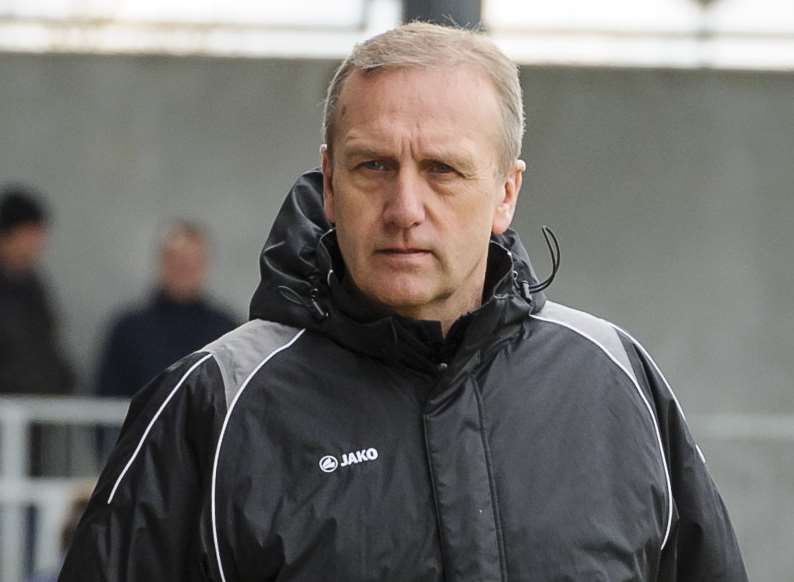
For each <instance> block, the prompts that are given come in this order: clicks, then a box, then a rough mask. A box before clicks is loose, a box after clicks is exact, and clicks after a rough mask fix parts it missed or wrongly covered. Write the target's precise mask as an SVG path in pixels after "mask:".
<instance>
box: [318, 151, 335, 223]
mask: <svg viewBox="0 0 794 582" xmlns="http://www.w3.org/2000/svg"><path fill="white" fill-rule="evenodd" d="M320 157H321V160H322V168H323V210H324V211H325V217H326V218H327V219H328V222H330V223H331V224H333V223H335V222H336V220H335V213H334V188H333V176H332V168H331V166H332V165H333V164H332V162H331V157H330V156H329V155H328V146H327V145H326V144H323V145H321V146H320Z"/></svg>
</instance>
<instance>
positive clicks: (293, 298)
mask: <svg viewBox="0 0 794 582" xmlns="http://www.w3.org/2000/svg"><path fill="white" fill-rule="evenodd" d="M278 291H279V293H281V296H282V297H283V298H284V299H286V300H287V301H289V302H290V303H294V304H295V305H300V306H302V307H305V308H306V309H308V310H309V312H311V314H312V315H313V316H314V317H315V319H317V320H323V319H325V318H327V317H328V312H327V311H325V310H324V309H323V308H322V305H320V303H319V302H318V301H317V300H318V299H319V298H320V290H319V289H317V287H313V288H312V290H311V292H310V294H309V299H308V300H307V299H306V298H304V297H303V295H301V294H300V293H298V292H297V291H295V289H293V288H292V287H287V286H286V285H279V286H278Z"/></svg>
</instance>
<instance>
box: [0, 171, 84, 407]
mask: <svg viewBox="0 0 794 582" xmlns="http://www.w3.org/2000/svg"><path fill="white" fill-rule="evenodd" d="M47 237H48V224H47V212H46V210H45V208H44V205H43V203H42V202H40V201H39V195H38V193H37V192H36V191H35V190H33V188H31V187H29V186H26V185H23V184H8V185H6V186H4V187H3V189H2V192H0V394H28V395H30V394H65V393H69V392H71V391H72V387H73V383H74V377H73V374H72V371H71V368H70V367H69V365H68V364H67V363H66V361H65V359H64V357H63V355H62V353H61V350H60V348H59V346H58V341H57V324H56V318H55V314H54V312H53V309H52V306H51V304H50V300H49V298H48V296H47V293H46V290H45V288H44V285H43V284H42V282H41V279H40V277H39V275H38V273H37V269H38V266H39V264H40V263H41V260H42V258H43V256H44V251H45V250H46V246H47Z"/></svg>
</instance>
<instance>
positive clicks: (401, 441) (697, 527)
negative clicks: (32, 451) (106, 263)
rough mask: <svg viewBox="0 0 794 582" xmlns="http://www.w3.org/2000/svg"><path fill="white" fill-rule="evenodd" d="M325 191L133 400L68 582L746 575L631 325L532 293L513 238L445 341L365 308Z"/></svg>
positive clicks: (304, 194)
mask: <svg viewBox="0 0 794 582" xmlns="http://www.w3.org/2000/svg"><path fill="white" fill-rule="evenodd" d="M320 188H321V180H320V176H319V174H318V173H316V172H313V173H309V174H307V175H305V176H304V177H302V178H301V179H300V180H299V181H298V183H297V184H296V186H295V188H294V189H293V191H292V192H291V194H290V195H289V197H288V198H287V201H286V203H285V205H284V207H283V209H282V211H281V213H280V215H279V216H278V218H277V220H276V224H275V226H274V227H273V230H272V232H271V235H270V237H269V239H268V242H267V244H266V246H265V249H264V251H263V254H262V283H261V285H260V287H259V289H258V290H257V292H256V294H255V296H254V298H253V301H252V306H251V315H252V320H251V321H250V322H249V323H247V324H245V325H243V326H242V327H240V328H238V329H237V330H236V331H234V332H232V333H230V334H228V335H226V336H225V337H223V338H221V339H220V340H218V341H216V342H214V343H212V344H210V345H209V346H207V347H206V348H205V349H203V350H201V351H199V352H197V353H195V354H192V355H190V356H188V357H187V358H185V359H183V360H182V361H180V362H179V363H177V364H175V365H174V366H172V367H171V368H170V369H168V370H167V371H166V372H165V373H164V374H163V375H161V376H160V377H159V378H158V379H156V380H155V381H154V382H152V383H151V384H149V385H148V386H147V387H146V388H145V389H144V390H143V391H142V392H140V393H139V394H138V395H137V396H136V397H135V399H134V400H133V402H132V405H131V407H130V412H129V415H128V418H127V421H126V423H125V426H124V429H123V433H122V437H121V439H120V441H119V444H118V447H117V449H116V450H115V452H114V454H113V456H112V458H111V460H110V462H109V464H108V466H107V468H106V469H105V471H104V473H103V474H102V476H101V478H100V480H99V483H98V486H97V489H96V493H95V495H94V499H93V501H92V502H91V504H90V507H89V509H88V511H87V513H86V515H85V517H84V519H83V521H82V523H81V525H80V526H79V528H78V531H77V535H76V539H75V541H74V543H73V546H72V548H71V551H70V552H69V555H68V557H67V559H66V563H65V566H64V570H63V573H62V576H61V581H63V582H77V581H80V582H92V581H99V580H113V581H128V582H133V581H134V582H142V581H145V582H154V581H159V580H162V581H169V582H173V581H179V580H185V581H187V580H192V581H193V580H213V581H223V582H232V581H235V582H237V581H246V582H248V581H251V582H254V581H257V582H264V581H270V580H278V581H283V582H292V581H302V582H320V581H335V582H361V581H365V580H366V581H373V582H374V581H379V582H383V581H394V582H409V581H417V582H419V581H422V582H433V581H441V580H445V581H448V582H451V581H455V582H464V581H465V582H469V581H475V580H476V581H502V582H505V581H513V582H518V581H530V580H531V581H533V582H539V581H541V582H542V581H552V580H554V581H563V580H576V581H592V580H603V581H607V580H608V581H610V582H619V581H630V580H631V581H637V580H643V581H646V580H647V581H664V582H668V581H673V580H682V581H683V580H708V581H711V582H715V581H731V582H734V581H736V582H738V581H743V580H746V574H745V571H744V567H743V565H742V560H741V557H740V554H739V549H738V547H737V543H736V540H735V537H734V534H733V531H732V529H731V526H730V523H729V521H728V517H727V514H726V512H725V508H724V507H723V504H722V501H721V499H720V497H719V494H718V493H717V490H716V488H715V486H714V484H713V482H712V480H711V478H710V477H709V474H708V471H707V469H706V466H705V464H704V462H703V460H702V458H701V456H700V454H699V452H698V450H697V447H696V445H695V443H694V442H693V440H692V437H691V436H690V434H689V431H688V430H687V427H686V423H685V420H684V416H683V414H682V413H681V411H680V409H679V407H678V405H677V403H676V402H675V399H674V397H673V395H672V393H671V392H670V390H669V387H668V386H667V384H666V382H665V380H664V378H663V377H662V375H661V373H660V372H659V371H658V369H657V367H656V365H655V364H654V363H653V361H652V360H651V359H650V357H649V356H648V355H647V353H646V352H645V351H644V350H643V349H642V348H641V347H640V346H639V345H638V344H637V343H636V342H635V341H634V340H633V339H631V338H630V337H629V336H628V335H627V334H626V333H624V332H622V331H621V330H619V329H617V328H615V327H614V326H612V325H611V324H609V323H607V322H605V321H603V320H600V319H597V318H595V317H593V316H590V315H587V314H584V313H581V312H578V311H575V310H572V309H569V308H565V307H562V306H560V305H556V304H553V303H551V302H547V301H546V300H545V298H544V297H543V296H542V295H541V294H534V295H531V294H529V293H526V292H525V291H523V289H525V288H526V285H524V284H523V283H525V282H526V283H528V284H532V283H534V282H535V279H534V277H533V275H532V273H531V270H530V267H529V262H528V259H527V257H526V253H525V251H524V249H523V247H522V246H521V243H520V242H519V240H518V238H517V237H516V236H515V235H514V234H512V233H508V234H507V235H506V236H504V237H498V238H497V239H495V240H494V241H493V243H492V245H491V252H490V257H489V268H488V281H487V289H488V290H487V293H486V301H485V302H484V303H483V305H482V307H480V308H479V309H477V310H476V311H474V312H473V313H471V314H469V315H467V316H465V317H464V318H462V319H461V320H459V321H458V322H457V323H456V324H455V325H454V326H453V328H452V329H451V330H450V333H449V334H448V336H447V338H446V339H443V338H442V337H441V334H440V329H439V325H438V324H437V323H430V322H418V321H413V320H409V319H405V318H402V317H399V316H394V315H388V314H387V315H384V314H378V313H376V312H373V311H372V310H370V309H368V308H365V307H362V306H361V305H360V304H359V303H358V302H357V301H356V300H355V298H354V297H352V296H351V294H350V292H349V290H347V289H346V287H345V285H343V284H342V283H341V282H340V274H341V273H343V272H344V270H343V266H342V265H341V262H340V259H339V253H338V250H337V249H336V246H335V242H334V234H333V231H328V224H326V222H325V219H324V218H323V216H322V209H321V205H320V194H319V191H320Z"/></svg>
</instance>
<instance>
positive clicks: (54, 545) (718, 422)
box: [0, 397, 794, 582]
mask: <svg viewBox="0 0 794 582" xmlns="http://www.w3.org/2000/svg"><path fill="white" fill-rule="evenodd" d="M128 405H129V402H128V401H127V400H124V399H93V398H68V397H47V398H33V397H0V542H1V545H0V582H23V581H24V572H23V569H24V556H25V555H26V547H25V543H26V535H27V526H28V524H27V523H26V514H25V508H26V507H27V506H33V507H34V508H36V510H37V514H38V519H37V522H36V523H37V525H36V540H35V548H34V550H35V551H34V568H35V569H37V570H42V569H48V568H50V569H51V568H56V567H57V566H58V559H59V557H60V547H59V544H60V530H61V527H62V524H63V521H64V518H65V517H66V513H67V511H68V509H69V504H70V501H71V497H72V495H73V492H74V490H75V488H76V487H77V486H78V485H81V484H83V483H84V482H85V477H84V476H81V477H75V476H67V477H63V476H61V477H54V478H53V477H30V476H29V475H28V474H27V473H28V471H27V465H28V461H29V458H30V443H29V436H28V435H29V432H30V427H31V426H32V425H34V424H43V425H46V426H48V427H51V426H55V427H69V428H73V427H88V428H89V429H90V428H91V427H97V426H105V427H116V426H120V425H121V422H122V421H123V419H124V416H125V414H126V411H127V407H128ZM690 424H691V425H692V428H693V429H694V432H695V434H696V435H697V437H698V438H699V439H703V440H762V441H794V415H773V414H705V415H693V416H692V417H691V418H690ZM81 436H82V437H88V438H80V437H81ZM92 437H93V433H91V432H90V431H85V430H84V431H83V433H82V435H81V434H80V433H79V432H78V431H71V433H70V434H67V435H66V438H65V439H63V442H58V445H59V446H60V445H64V446H65V450H66V453H65V454H66V457H71V458H79V457H80V454H78V452H81V453H82V456H83V457H84V458H90V459H92V460H95V459H96V456H95V455H96V451H95V446H94V445H95V443H94V440H93V438H92ZM94 462H95V461H94ZM77 464H78V465H80V463H79V462H78V463H77ZM90 464H91V463H88V465H90ZM86 466H87V465H86V463H85V462H83V463H82V469H81V471H80V472H82V473H83V475H86V474H90V473H91V471H90V470H89V471H88V472H87V473H86ZM73 472H74V471H72V473H73Z"/></svg>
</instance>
